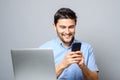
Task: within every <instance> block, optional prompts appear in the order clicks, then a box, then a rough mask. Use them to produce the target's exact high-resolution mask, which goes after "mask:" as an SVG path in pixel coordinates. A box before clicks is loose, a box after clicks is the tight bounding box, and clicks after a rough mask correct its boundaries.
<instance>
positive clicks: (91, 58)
mask: <svg viewBox="0 0 120 80" xmlns="http://www.w3.org/2000/svg"><path fill="white" fill-rule="evenodd" d="M87 66H88V68H89V69H90V70H91V71H99V70H98V67H97V64H96V62H95V56H94V54H93V48H92V47H91V46H90V47H89V48H88V64H87Z"/></svg>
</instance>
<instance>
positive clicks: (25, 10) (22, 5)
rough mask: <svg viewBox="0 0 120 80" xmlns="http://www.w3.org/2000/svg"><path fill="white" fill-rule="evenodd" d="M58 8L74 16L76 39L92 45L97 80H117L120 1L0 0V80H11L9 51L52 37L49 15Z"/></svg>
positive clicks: (51, 15) (118, 74)
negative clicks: (67, 9) (65, 9)
mask: <svg viewBox="0 0 120 80" xmlns="http://www.w3.org/2000/svg"><path fill="white" fill-rule="evenodd" d="M61 7H69V8H71V9H73V10H74V11H75V12H76V13H77V15H78V24H77V30H76V38H77V39H79V40H82V41H85V42H88V43H90V44H91V45H92V46H93V48H94V54H95V57H96V62H97V64H98V67H99V70H100V73H99V76H100V77H99V80H119V79H120V69H119V68H120V63H119V61H120V58H119V57H120V54H119V52H120V47H119V45H120V31H119V30H120V15H119V14H120V0H0V80H13V72H12V64H11V57H10V50H11V49H12V48H36V47H38V46H39V45H41V44H43V43H44V42H46V41H48V40H50V39H52V38H53V37H55V36H56V32H55V31H54V29H53V28H52V25H53V15H54V13H55V12H56V10H57V9H59V8H61Z"/></svg>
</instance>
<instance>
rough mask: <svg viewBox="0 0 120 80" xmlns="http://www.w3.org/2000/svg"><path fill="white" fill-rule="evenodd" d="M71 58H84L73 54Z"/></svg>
mask: <svg viewBox="0 0 120 80" xmlns="http://www.w3.org/2000/svg"><path fill="white" fill-rule="evenodd" d="M71 57H72V58H79V57H82V55H79V54H73V55H72V56H71Z"/></svg>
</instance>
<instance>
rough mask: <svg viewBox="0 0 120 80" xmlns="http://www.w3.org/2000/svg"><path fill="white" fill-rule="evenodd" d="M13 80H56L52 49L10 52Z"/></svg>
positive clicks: (15, 50) (14, 50)
mask: <svg viewBox="0 0 120 80" xmlns="http://www.w3.org/2000/svg"><path fill="white" fill-rule="evenodd" d="M11 58H12V64H13V72H14V78H15V79H14V80H56V73H55V64H54V56H53V51H52V49H35V48H34V49H13V50H11Z"/></svg>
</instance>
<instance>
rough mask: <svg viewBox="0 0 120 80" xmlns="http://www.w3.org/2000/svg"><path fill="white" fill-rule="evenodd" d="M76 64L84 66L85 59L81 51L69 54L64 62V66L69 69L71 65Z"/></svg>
mask: <svg viewBox="0 0 120 80" xmlns="http://www.w3.org/2000/svg"><path fill="white" fill-rule="evenodd" d="M73 63H76V64H79V65H82V64H83V63H84V59H83V56H82V52H81V51H73V52H69V53H68V54H67V55H66V56H65V57H64V60H63V61H62V65H63V66H64V67H65V68H67V67H68V66H70V65H71V64H73Z"/></svg>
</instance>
